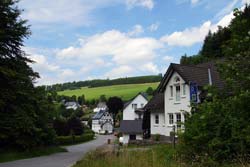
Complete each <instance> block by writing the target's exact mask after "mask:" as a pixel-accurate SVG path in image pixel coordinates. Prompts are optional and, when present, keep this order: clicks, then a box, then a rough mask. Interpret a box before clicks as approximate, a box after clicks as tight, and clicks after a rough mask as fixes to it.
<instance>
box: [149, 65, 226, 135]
mask: <svg viewBox="0 0 250 167" xmlns="http://www.w3.org/2000/svg"><path fill="white" fill-rule="evenodd" d="M206 85H211V86H214V87H216V88H218V89H220V88H222V87H223V85H224V83H223V81H222V80H221V79H220V77H219V73H218V72H217V70H216V67H215V64H214V63H212V62H209V63H204V64H199V65H180V64H173V63H171V64H170V66H169V68H168V70H167V72H166V74H165V75H164V77H163V79H162V81H161V83H160V84H159V86H158V89H157V91H158V92H157V94H156V95H155V96H154V97H153V98H152V99H151V100H150V101H149V103H148V104H147V105H146V106H145V110H148V111H150V131H151V135H155V134H160V135H162V136H170V133H171V131H173V129H175V130H176V131H178V130H183V129H184V127H183V124H182V123H183V122H185V117H186V114H187V113H190V112H191V107H190V105H191V102H193V103H200V102H202V100H203V98H204V91H203V87H204V86H206Z"/></svg>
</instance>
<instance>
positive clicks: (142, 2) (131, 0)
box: [126, 0, 154, 10]
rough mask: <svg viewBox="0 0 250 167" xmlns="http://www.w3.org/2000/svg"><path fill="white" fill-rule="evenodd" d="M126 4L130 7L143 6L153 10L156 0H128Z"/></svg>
mask: <svg viewBox="0 0 250 167" xmlns="http://www.w3.org/2000/svg"><path fill="white" fill-rule="evenodd" d="M126 4H127V6H128V8H129V9H131V8H134V7H136V6H141V7H145V8H148V9H150V10H151V9H153V7H154V0H126Z"/></svg>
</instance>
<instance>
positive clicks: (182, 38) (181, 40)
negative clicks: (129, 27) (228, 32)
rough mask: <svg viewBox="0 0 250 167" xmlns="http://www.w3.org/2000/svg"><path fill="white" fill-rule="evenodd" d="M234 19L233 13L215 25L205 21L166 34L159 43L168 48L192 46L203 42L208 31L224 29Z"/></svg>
mask: <svg viewBox="0 0 250 167" xmlns="http://www.w3.org/2000/svg"><path fill="white" fill-rule="evenodd" d="M233 18H234V15H233V12H231V13H229V14H227V15H225V16H224V17H222V18H221V19H220V20H219V21H218V22H217V23H215V24H212V22H211V21H206V22H204V23H203V24H202V25H200V26H197V27H191V28H186V29H184V30H183V31H176V32H173V33H172V34H167V35H165V36H163V37H162V38H161V41H163V42H165V43H167V44H168V45H170V46H186V47H189V46H192V45H194V44H196V43H200V42H203V40H204V39H205V37H206V35H207V34H208V32H209V30H211V31H212V32H216V31H217V30H218V26H222V27H226V26H228V25H229V24H230V22H231V20H232V19H233Z"/></svg>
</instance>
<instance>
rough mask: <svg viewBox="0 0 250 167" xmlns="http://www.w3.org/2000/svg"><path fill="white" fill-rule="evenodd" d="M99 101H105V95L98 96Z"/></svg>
mask: <svg viewBox="0 0 250 167" xmlns="http://www.w3.org/2000/svg"><path fill="white" fill-rule="evenodd" d="M99 101H100V102H107V98H106V96H105V95H101V96H100V98H99Z"/></svg>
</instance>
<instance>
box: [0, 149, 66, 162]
mask: <svg viewBox="0 0 250 167" xmlns="http://www.w3.org/2000/svg"><path fill="white" fill-rule="evenodd" d="M57 152H67V150H66V149H65V148H61V147H56V146H54V147H42V148H35V149H33V150H30V151H24V152H20V151H13V150H7V151H6V150H2V151H1V152H0V162H7V161H14V160H18V159H26V158H32V157H39V156H43V155H50V154H53V153H57Z"/></svg>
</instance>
